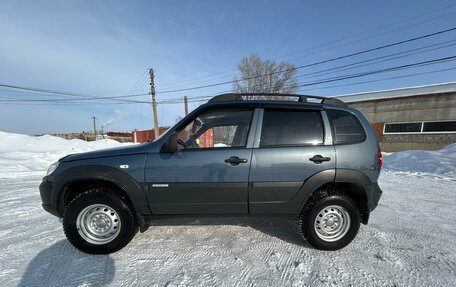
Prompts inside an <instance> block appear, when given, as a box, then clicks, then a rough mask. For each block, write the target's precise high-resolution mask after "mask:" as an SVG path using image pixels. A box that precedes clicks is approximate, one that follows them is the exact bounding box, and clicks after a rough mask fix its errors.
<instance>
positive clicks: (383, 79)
mask: <svg viewBox="0 0 456 287" xmlns="http://www.w3.org/2000/svg"><path fill="white" fill-rule="evenodd" d="M453 70H456V67H454V68H447V69H438V70H433V71H427V72H421V73H413V74H407V75H403V76H394V77H388V78H381V79H375V80H368V81H362V82H355V83H348V84H340V85H332V86H325V87H319V88H310V89H299V92H305V91H315V90H325V89H332V88H340V87H346V86H355V85H361V84H368V83H375V82H381V81H386V80H395V79H402V78H409V77H414V76H421V75H427V74H434V73H441V72H446V71H453Z"/></svg>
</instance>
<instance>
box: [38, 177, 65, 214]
mask: <svg viewBox="0 0 456 287" xmlns="http://www.w3.org/2000/svg"><path fill="white" fill-rule="evenodd" d="M53 190H54V184H53V183H52V182H51V181H49V180H48V178H47V177H44V178H43V181H42V182H41V184H40V196H41V202H42V206H43V209H44V210H46V211H47V212H49V213H51V214H52V215H55V216H58V217H61V215H60V214H59V213H58V211H57V208H56V205H55V204H54V202H53V197H52V193H53Z"/></svg>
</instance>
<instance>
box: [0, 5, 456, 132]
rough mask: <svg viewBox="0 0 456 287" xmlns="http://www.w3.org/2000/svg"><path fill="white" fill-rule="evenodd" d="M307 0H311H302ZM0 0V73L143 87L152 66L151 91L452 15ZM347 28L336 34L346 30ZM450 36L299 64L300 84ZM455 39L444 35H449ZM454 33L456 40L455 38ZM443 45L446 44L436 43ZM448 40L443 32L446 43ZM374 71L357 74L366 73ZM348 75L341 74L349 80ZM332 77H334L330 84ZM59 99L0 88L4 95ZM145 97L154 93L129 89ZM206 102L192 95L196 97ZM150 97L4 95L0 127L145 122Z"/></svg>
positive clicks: (327, 50) (115, 91)
mask: <svg viewBox="0 0 456 287" xmlns="http://www.w3.org/2000/svg"><path fill="white" fill-rule="evenodd" d="M306 3H307V4H306ZM306 3H304V1H209V0H208V1H123V2H120V1H57V0H55V1H17V0H14V1H5V0H1V1H0V35H1V40H0V84H8V85H17V86H24V87H33V88H41V89H51V90H59V91H65V92H71V93H78V94H83V95H88V96H94V97H96V96H98V97H107V96H123V95H128V94H138V93H147V92H148V89H149V85H148V74H147V70H148V68H150V67H153V68H154V69H155V71H156V89H157V91H158V92H160V91H164V90H169V89H175V88H186V87H194V86H200V85H205V84H212V83H217V82H223V81H229V80H232V79H233V77H234V75H235V73H236V65H237V63H238V62H239V61H240V60H241V58H242V57H243V56H247V55H249V54H251V53H258V54H259V55H260V57H262V58H265V59H275V60H277V61H287V62H290V63H292V64H295V65H296V66H299V65H305V64H309V63H312V62H317V61H323V60H326V59H330V58H334V57H338V56H343V55H345V54H348V53H353V52H356V51H361V50H365V49H369V48H374V47H376V46H380V45H385V44H389V43H393V42H395V41H401V40H405V39H409V38H412V37H416V36H421V35H424V34H427V33H432V32H436V31H439V30H443V29H448V28H453V27H456V20H455V19H456V3H454V1H450V0H449V1H397V0H396V1H306ZM341 39H342V40H341ZM455 39H456V32H454V31H453V32H450V33H445V34H442V35H439V36H436V37H432V38H428V39H424V40H421V41H416V42H413V43H409V44H406V45H401V46H397V47H394V48H390V49H385V50H381V51H378V52H375V53H369V54H365V55H362V56H358V57H353V58H349V59H345V60H341V61H335V62H331V63H327V64H325V65H318V66H314V67H312V68H308V69H300V70H299V71H298V75H300V76H302V77H300V78H299V81H300V83H301V84H305V83H308V82H309V81H314V80H318V79H323V78H328V77H334V76H340V75H346V74H351V73H356V72H362V71H371V70H377V69H382V68H388V67H392V66H397V65H403V64H409V63H415V62H419V61H426V60H432V59H435V58H441V57H447V56H454V55H455V54H456V53H455V51H456V49H455V46H450V45H449V44H448V47H442V48H440V49H432V50H431V51H429V52H425V53H420V54H415V55H411V56H408V57H404V58H400V59H396V60H392V61H383V62H380V63H376V64H372V65H367V66H363V67H360V68H358V69H352V70H346V71H340V72H338V73H332V74H327V75H321V76H319V77H314V78H306V76H305V75H306V74H308V73H312V72H316V71H320V70H324V69H329V68H332V67H338V66H341V65H344V64H349V63H353V62H356V61H362V60H365V59H369V58H373V57H379V56H382V55H388V54H391V53H397V52H401V51H405V50H409V49H414V48H420V47H424V46H427V45H434V44H438V43H444V42H448V41H451V40H455ZM450 44H451V43H450ZM453 44H454V43H453ZM442 45H443V44H442ZM445 45H447V44H445ZM455 67H456V63H455V62H448V63H444V64H439V65H432V66H425V67H420V68H416V69H407V70H403V71H398V72H393V73H384V74H377V75H372V76H369V77H363V78H357V79H351V80H346V81H339V82H335V83H329V84H328V83H327V84H321V85H312V86H308V87H303V88H301V91H302V92H303V93H308V94H316V95H339V94H346V93H354V92H360V91H371V90H379V89H391V88H399V87H407V86H416V85H425V84H432V83H441V82H450V81H455V79H456V77H455V76H456V70H450V71H445V72H436V73H432V74H424V75H419V76H413V77H403V78H398V79H390V80H382V79H385V78H388V77H395V76H406V75H409V74H412V73H422V72H430V71H434V70H438V69H450V68H455ZM369 80H378V81H376V82H371V83H366V84H358V83H359V82H361V81H369ZM346 84H347V85H346ZM330 86H338V87H333V88H330ZM231 88H232V86H231V85H230V84H228V85H223V86H216V87H212V88H207V89H198V90H191V91H187V92H176V93H168V94H160V93H158V94H157V100H158V101H161V100H166V99H170V98H177V97H183V96H184V95H187V96H189V97H190V98H191V97H198V96H203V95H210V94H213V93H217V92H225V91H229V90H230V89H231ZM31 98H37V99H38V98H39V99H55V97H49V96H43V95H39V94H30V93H24V92H17V91H16V92H11V91H10V90H9V89H6V88H0V100H1V99H31ZM134 99H136V100H150V96H143V97H137V98H134ZM198 104H201V103H190V108H191V109H193V108H195V107H196V106H197V105H198ZM183 112H184V108H183V104H172V105H171V104H160V105H159V106H158V113H159V122H160V124H161V125H171V124H173V123H175V121H176V118H177V117H179V116H182V115H183ZM151 115H152V109H151V106H150V105H149V104H129V105H125V104H116V105H113V104H112V103H110V102H105V101H103V102H102V103H97V104H93V103H92V104H78V105H76V104H61V103H59V104H56V103H51V104H50V103H45V102H41V103H27V104H24V103H22V104H18V103H14V104H11V103H9V104H7V103H5V102H3V103H0V130H1V131H7V132H17V133H27V134H41V133H57V132H80V131H83V130H85V131H87V130H91V129H92V123H91V117H92V116H96V117H97V118H98V120H97V123H98V125H99V127H100V126H101V125H105V130H113V131H131V130H133V129H134V128H138V129H150V128H152V126H153V123H152V116H151Z"/></svg>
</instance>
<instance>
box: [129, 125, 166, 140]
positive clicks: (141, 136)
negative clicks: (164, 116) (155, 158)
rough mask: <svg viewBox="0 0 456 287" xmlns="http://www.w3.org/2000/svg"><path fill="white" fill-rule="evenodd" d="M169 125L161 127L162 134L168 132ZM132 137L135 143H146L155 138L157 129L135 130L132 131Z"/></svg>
mask: <svg viewBox="0 0 456 287" xmlns="http://www.w3.org/2000/svg"><path fill="white" fill-rule="evenodd" d="M168 129H169V127H160V132H159V133H160V135H162V134H163V133H164V132H166V131H167V130H168ZM132 139H133V142H135V143H145V142H151V141H154V140H155V131H154V130H144V131H135V132H133V133H132Z"/></svg>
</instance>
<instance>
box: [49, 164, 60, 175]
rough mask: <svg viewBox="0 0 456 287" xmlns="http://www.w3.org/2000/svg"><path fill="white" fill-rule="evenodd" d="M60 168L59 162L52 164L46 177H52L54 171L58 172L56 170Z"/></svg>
mask: <svg viewBox="0 0 456 287" xmlns="http://www.w3.org/2000/svg"><path fill="white" fill-rule="evenodd" d="M58 166H59V162H54V163H53V164H51V166H50V167H49V168H48V171H47V173H46V176H48V175H50V174H51V173H53V172H54V170H56V168H57V167H58Z"/></svg>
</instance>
